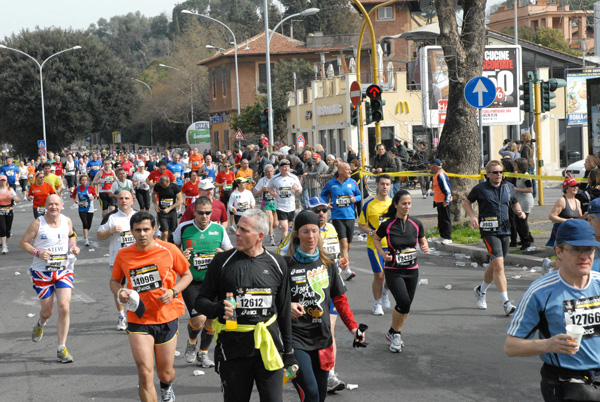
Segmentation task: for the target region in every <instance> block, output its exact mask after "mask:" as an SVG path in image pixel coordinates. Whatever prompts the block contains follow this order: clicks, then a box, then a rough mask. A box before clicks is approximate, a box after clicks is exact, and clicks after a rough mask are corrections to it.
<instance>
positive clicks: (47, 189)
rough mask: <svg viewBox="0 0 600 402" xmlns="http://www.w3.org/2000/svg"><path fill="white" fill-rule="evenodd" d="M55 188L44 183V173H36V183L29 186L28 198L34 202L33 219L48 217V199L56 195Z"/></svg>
mask: <svg viewBox="0 0 600 402" xmlns="http://www.w3.org/2000/svg"><path fill="white" fill-rule="evenodd" d="M55 193H56V192H55V191H54V187H52V186H51V185H50V184H48V183H46V182H45V181H44V172H36V173H35V182H34V183H33V184H32V185H30V186H29V190H28V191H27V198H28V199H29V200H30V201H33V217H34V219H37V217H38V216H42V215H46V199H47V198H48V196H49V195H50V194H55Z"/></svg>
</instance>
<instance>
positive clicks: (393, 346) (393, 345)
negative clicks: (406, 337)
mask: <svg viewBox="0 0 600 402" xmlns="http://www.w3.org/2000/svg"><path fill="white" fill-rule="evenodd" d="M403 346H404V342H402V335H400V334H399V333H397V332H396V333H395V334H394V335H393V336H392V339H391V341H390V351H391V352H392V353H400V352H402V347H403Z"/></svg>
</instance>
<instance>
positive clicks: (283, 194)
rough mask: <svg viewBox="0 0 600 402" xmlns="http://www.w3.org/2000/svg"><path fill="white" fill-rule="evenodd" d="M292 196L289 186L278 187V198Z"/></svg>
mask: <svg viewBox="0 0 600 402" xmlns="http://www.w3.org/2000/svg"><path fill="white" fill-rule="evenodd" d="M291 196H292V189H291V188H290V187H282V188H280V189H279V198H290V197H291Z"/></svg>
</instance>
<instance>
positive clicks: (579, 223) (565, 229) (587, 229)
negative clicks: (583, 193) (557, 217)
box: [555, 219, 600, 247]
mask: <svg viewBox="0 0 600 402" xmlns="http://www.w3.org/2000/svg"><path fill="white" fill-rule="evenodd" d="M560 243H567V244H569V245H571V246H576V247H577V246H586V247H588V246H589V247H600V242H597V241H596V232H595V231H594V228H592V226H590V224H589V223H588V221H584V220H583V219H569V220H568V221H566V222H563V223H561V224H560V226H559V227H558V230H557V231H556V243H555V244H557V245H558V244H560Z"/></svg>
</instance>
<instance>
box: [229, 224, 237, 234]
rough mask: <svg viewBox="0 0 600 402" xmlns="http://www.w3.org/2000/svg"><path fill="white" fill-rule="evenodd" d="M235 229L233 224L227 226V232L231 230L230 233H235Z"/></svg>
mask: <svg viewBox="0 0 600 402" xmlns="http://www.w3.org/2000/svg"><path fill="white" fill-rule="evenodd" d="M235 231H236V229H235V225H231V226H230V227H229V232H231V233H235Z"/></svg>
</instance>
